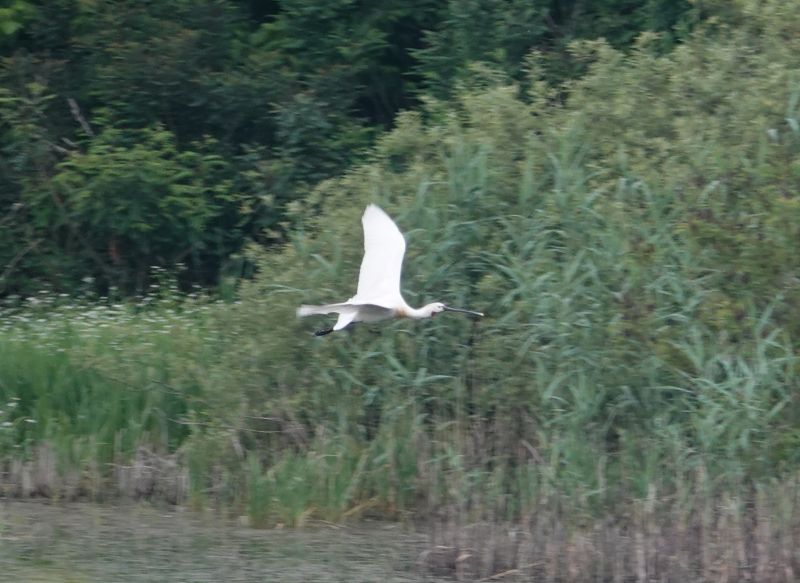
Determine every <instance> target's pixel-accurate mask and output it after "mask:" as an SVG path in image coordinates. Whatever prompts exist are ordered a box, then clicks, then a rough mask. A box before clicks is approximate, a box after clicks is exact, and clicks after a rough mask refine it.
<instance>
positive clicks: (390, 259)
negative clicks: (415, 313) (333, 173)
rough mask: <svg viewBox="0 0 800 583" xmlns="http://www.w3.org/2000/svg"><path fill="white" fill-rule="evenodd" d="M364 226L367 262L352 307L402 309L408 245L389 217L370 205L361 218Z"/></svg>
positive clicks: (361, 273)
mask: <svg viewBox="0 0 800 583" xmlns="http://www.w3.org/2000/svg"><path fill="white" fill-rule="evenodd" d="M361 223H362V225H363V226H364V259H363V260H362V261H361V271H360V272H359V275H358V290H357V291H356V295H355V296H353V298H352V299H351V300H350V301H351V302H353V303H364V304H375V305H378V306H384V307H388V308H396V307H399V306H402V305H403V304H404V303H405V302H404V301H403V297H402V295H400V271H401V270H402V268H403V255H404V254H405V252H406V241H405V239H404V238H403V234H402V233H401V232H400V229H398V228H397V225H395V224H394V221H392V219H391V218H389V215H387V214H386V213H385V212H383V210H381V209H380V208H379V207H377V206H375V205H374V204H371V205H369V206H368V207H367V209H366V210H365V211H364V216H363V217H361Z"/></svg>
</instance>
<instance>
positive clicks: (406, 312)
mask: <svg viewBox="0 0 800 583" xmlns="http://www.w3.org/2000/svg"><path fill="white" fill-rule="evenodd" d="M361 224H362V225H363V226H364V259H362V260H361V271H360V272H359V275H358V289H357V290H356V295H354V296H353V297H352V298H350V299H349V300H347V301H346V302H343V303H341V304H325V305H322V306H305V305H304V306H300V307H299V308H298V309H297V315H298V316H300V317H303V316H312V315H315V314H332V313H335V314H339V319H338V320H337V321H336V324H334V325H333V327H332V328H325V329H323V330H318V331H317V332H315V333H314V334H315V335H316V336H324V335H325V334H330V333H331V332H336V331H337V330H342V329H343V328H346V327H347V326H349V325H350V324H351V323H353V322H380V321H381V320H389V319H391V318H414V319H417V320H421V319H423V318H431V317H433V315H434V314H438V313H440V312H445V311H448V312H462V313H464V314H470V315H473V316H483V314H482V313H481V312H473V311H472V310H464V309H461V308H451V307H450V306H446V305H445V304H443V303H441V302H434V303H432V304H428V305H426V306H423V307H421V308H412V307H411V306H409V305H408V304H407V303H406V301H405V300H404V299H403V295H402V294H401V293H400V271H401V269H402V268H403V255H404V254H405V252H406V241H405V239H404V238H403V234H402V233H401V232H400V229H398V228H397V225H395V224H394V221H393V220H392V219H391V218H390V217H389V215H387V214H386V213H385V212H384V211H383V210H382V209H381V208H379V207H378V206H376V205H374V204H371V205H369V206H367V208H366V210H365V211H364V216H362V217H361Z"/></svg>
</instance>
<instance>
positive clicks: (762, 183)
mask: <svg viewBox="0 0 800 583" xmlns="http://www.w3.org/2000/svg"><path fill="white" fill-rule="evenodd" d="M725 6H726V7H722V6H721V5H720V6H717V7H716V8H713V12H714V17H713V18H710V19H708V20H704V21H703V22H702V23H700V24H698V25H697V26H696V28H695V29H694V30H693V31H692V32H691V34H689V33H687V35H686V36H685V38H682V39H681V42H679V43H677V44H676V45H675V46H674V47H673V46H670V47H668V48H669V50H667V48H665V46H664V45H663V43H661V41H660V40H659V39H658V38H657V37H655V36H653V35H649V34H643V35H640V36H639V37H637V40H636V41H635V42H633V43H632V44H629V45H626V46H624V47H614V46H612V45H611V44H609V43H607V42H604V41H601V40H596V41H585V42H579V43H574V44H572V45H570V47H571V48H570V49H569V51H568V53H569V55H570V57H569V59H570V60H569V62H570V63H572V64H573V65H574V66H575V67H577V68H578V69H580V74H579V75H578V74H576V75H574V76H570V77H569V79H568V80H566V81H564V80H563V79H561V80H559V79H553V77H552V71H551V69H550V67H551V66H552V62H551V61H550V60H549V57H548V55H545V54H542V53H538V52H536V51H534V52H532V53H530V54H529V56H528V58H527V59H526V60H525V66H524V67H523V69H524V71H523V70H522V69H521V70H520V75H519V76H514V75H507V74H505V73H504V72H503V71H502V70H501V69H502V67H501V68H500V69H498V68H497V67H494V68H492V67H489V66H488V65H485V64H484V65H473V66H472V68H470V69H469V71H470V74H468V75H467V74H466V73H464V74H465V78H464V79H463V80H461V81H459V82H455V81H454V83H453V85H452V87H450V89H449V90H448V91H447V92H446V94H444V95H439V94H437V93H436V92H435V91H431V93H430V94H427V95H426V96H425V97H424V98H423V99H421V101H420V103H419V104H418V106H417V107H416V108H415V109H414V110H413V111H406V112H404V113H400V114H399V115H397V117H396V118H395V120H394V127H393V128H392V129H391V130H389V131H386V132H383V133H382V134H381V135H380V137H379V138H378V139H376V141H375V143H374V146H372V147H371V149H369V153H368V154H366V155H365V156H364V157H363V158H362V159H361V161H360V162H359V163H358V164H355V165H352V166H349V167H348V169H347V170H346V171H344V170H343V171H341V172H339V173H338V174H335V175H334V174H332V175H331V176H328V177H326V178H325V179H324V180H321V181H317V182H315V183H314V184H315V186H314V187H313V188H311V187H310V186H309V187H308V189H307V191H304V194H303V196H298V197H294V198H292V200H291V201H289V202H287V203H286V204H285V205H283V206H281V225H280V230H281V234H280V235H276V239H273V240H271V241H272V244H271V245H267V246H264V245H255V244H253V245H246V246H243V247H241V249H240V250H239V251H237V252H236V255H235V259H236V264H237V265H246V266H249V267H248V270H249V271H248V270H246V271H248V273H247V274H248V277H245V278H238V279H234V278H232V277H231V276H230V274H228V275H225V274H224V273H222V272H221V273H222V275H221V276H220V277H221V282H220V285H221V289H222V290H223V293H222V295H223V296H224V297H222V298H221V297H220V294H215V293H212V292H205V291H198V292H197V293H194V294H187V293H186V290H185V289H183V288H181V289H179V286H185V284H186V282H185V280H181V278H180V277H177V278H176V277H174V273H173V272H172V271H170V270H169V269H168V270H162V269H156V270H150V271H148V272H147V275H146V276H145V275H141V273H140V274H139V276H138V277H139V279H140V280H141V281H146V282H149V283H148V284H147V285H148V286H150V287H144V288H141V289H139V290H135V289H134V296H125V293H124V290H122V289H121V288H114V287H113V286H109V287H108V288H107V289H103V290H100V291H97V290H88V289H84V290H83V291H82V292H81V293H82V294H83V295H81V293H78V292H77V291H75V292H74V293H69V294H68V295H65V296H61V295H59V293H58V290H57V289H56V290H53V291H47V292H44V293H31V294H23V295H22V296H20V297H9V298H8V299H7V300H6V303H5V304H4V306H5V307H3V309H2V323H1V324H0V399H2V404H0V409H2V413H0V417H2V423H1V424H2V427H0V454H1V455H2V464H3V476H4V478H3V489H4V494H5V495H6V496H15V497H32V496H37V497H38V496H44V497H48V498H50V499H52V500H56V501H68V500H76V499H89V500H112V499H119V498H122V499H150V500H155V501H160V502H168V503H171V504H178V505H181V506H183V507H188V508H193V509H197V510H207V509H214V510H215V511H219V512H223V513H225V514H227V515H230V516H233V517H246V519H243V520H246V521H247V523H248V524H249V525H250V526H253V527H258V528H270V527H276V526H281V527H303V526H307V525H310V524H313V523H314V521H320V520H322V521H329V522H332V523H344V524H352V523H357V521H358V520H360V519H364V518H380V519H382V520H390V521H396V522H398V523H401V524H405V525H409V528H417V529H423V532H425V533H426V541H427V542H426V543H425V546H424V548H423V549H422V550H421V551H420V554H419V557H420V558H419V561H421V564H422V565H423V567H421V568H424V573H426V574H429V575H431V576H438V575H443V574H446V575H448V576H456V577H459V578H463V579H476V578H485V577H491V576H494V575H497V574H498V573H506V574H507V575H505V576H506V577H519V578H528V579H530V578H531V577H535V578H536V580H543V581H590V580H591V581H596V580H602V581H629V580H637V581H647V580H658V581H675V582H678V581H688V580H695V581H710V580H714V581H741V580H748V579H749V580H755V581H760V582H767V583H769V582H772V581H793V580H794V579H796V577H797V574H798V572H799V571H800V555H799V554H798V549H799V548H800V545H798V544H797V542H798V540H799V539H798V537H800V507H799V506H798V504H799V503H800V498H799V496H800V489H799V488H800V482H799V481H798V480H800V472H798V467H799V466H798V462H800V447H799V446H800V401H798V394H799V393H798V388H799V387H798V382H799V378H798V373H800V369H799V368H798V365H800V363H799V362H798V335H800V326H799V325H798V323H799V322H800V313H798V310H799V309H800V308H799V306H800V279H798V274H799V273H800V254H798V253H797V246H798V243H799V242H800V201H799V200H798V193H799V192H800V71H798V69H797V57H796V56H797V55H798V54H800V10H797V9H796V8H794V9H793V8H792V4H791V3H788V4H787V3H785V2H776V1H768V2H753V1H747V0H741V1H737V2H732V3H729V5H728V3H726V4H725ZM709 10H712V8H709ZM81 160H82V161H84V162H85V161H86V160H84V159H83V158H81ZM105 160H108V158H105ZM75 163H77V162H75ZM154 163H155V162H154ZM69 168H71V167H69ZM69 168H67V169H69ZM90 190H91V189H90ZM85 192H89V191H85ZM368 202H377V203H379V204H381V205H382V206H383V207H384V208H385V209H386V210H387V212H389V214H391V215H392V216H393V217H394V218H395V220H396V221H397V223H398V225H399V226H400V228H401V229H402V230H403V231H404V232H405V233H406V235H407V238H408V243H409V245H408V251H407V255H406V263H405V267H404V293H405V295H406V298H407V299H408V301H409V303H411V304H414V305H416V304H422V303H425V302H427V301H434V300H443V301H447V302H451V303H453V304H454V305H465V306H470V307H474V308H475V309H477V310H481V311H483V312H485V313H486V314H487V317H486V318H484V319H483V320H481V321H479V322H473V321H468V320H462V319H457V318H447V317H437V318H435V319H433V320H432V321H429V322H404V321H400V322H392V323H389V324H386V325H383V326H380V327H369V326H363V327H357V328H356V329H355V330H353V331H352V332H351V333H349V334H342V335H341V336H339V337H335V338H314V337H313V336H312V335H311V331H312V327H313V326H309V323H308V322H302V321H298V320H297V319H296V318H295V314H294V310H295V308H296V306H297V305H299V304H300V303H317V302H324V301H326V300H327V299H329V298H336V297H349V295H351V294H352V291H353V289H354V285H355V281H356V275H357V271H358V262H359V260H360V257H361V240H360V235H359V230H358V220H359V217H360V214H361V212H362V211H363V208H364V206H365V204H367V203H368ZM262 243H263V241H262ZM231 257H234V256H231ZM231 261H233V259H231ZM251 273H252V276H250V274H251ZM134 279H136V278H135V277H134ZM126 281H127V280H126ZM135 287H136V286H135V285H133V288H135ZM79 291H80V290H79ZM91 294H95V295H91ZM98 294H99V295H98ZM137 294H138V295H137Z"/></svg>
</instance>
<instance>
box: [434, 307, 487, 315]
mask: <svg viewBox="0 0 800 583" xmlns="http://www.w3.org/2000/svg"><path fill="white" fill-rule="evenodd" d="M444 309H445V310H447V311H448V312H461V313H462V314H470V315H472V316H478V317H481V318H482V317H483V312H474V311H472V310H465V309H463V308H451V307H450V306H445V307H444Z"/></svg>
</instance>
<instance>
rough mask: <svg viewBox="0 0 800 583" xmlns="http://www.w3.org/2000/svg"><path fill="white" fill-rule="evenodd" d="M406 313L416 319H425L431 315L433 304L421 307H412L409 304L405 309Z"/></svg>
mask: <svg viewBox="0 0 800 583" xmlns="http://www.w3.org/2000/svg"><path fill="white" fill-rule="evenodd" d="M405 315H406V316H407V317H408V318H414V319H415V320H424V319H425V318H430V317H431V305H430V304H429V305H427V306H422V307H421V308H412V307H411V306H407V307H406V309H405Z"/></svg>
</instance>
